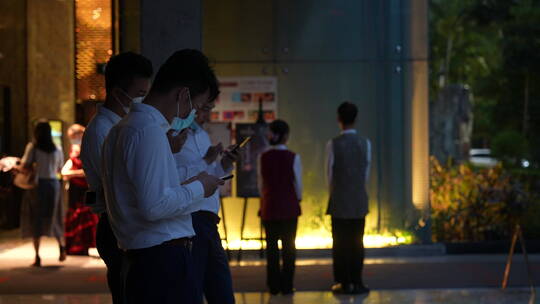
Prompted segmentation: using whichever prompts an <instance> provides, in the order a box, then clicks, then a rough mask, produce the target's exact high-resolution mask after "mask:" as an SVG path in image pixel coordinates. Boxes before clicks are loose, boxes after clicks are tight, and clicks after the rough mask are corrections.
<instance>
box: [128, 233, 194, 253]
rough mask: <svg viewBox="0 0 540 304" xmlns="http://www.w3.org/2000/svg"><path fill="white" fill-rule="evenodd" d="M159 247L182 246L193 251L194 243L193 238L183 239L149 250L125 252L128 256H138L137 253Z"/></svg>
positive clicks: (164, 243) (169, 241) (167, 242)
mask: <svg viewBox="0 0 540 304" xmlns="http://www.w3.org/2000/svg"><path fill="white" fill-rule="evenodd" d="M159 246H181V247H186V248H187V249H189V250H191V247H192V246H193V242H192V240H191V238H188V237H183V238H178V239H172V240H168V241H165V242H163V243H161V244H159V245H156V246H152V247H148V248H141V249H127V250H124V252H125V253H126V254H128V255H136V254H137V253H140V252H143V251H145V250H148V249H152V248H156V247H159Z"/></svg>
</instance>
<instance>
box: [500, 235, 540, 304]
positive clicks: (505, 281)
mask: <svg viewBox="0 0 540 304" xmlns="http://www.w3.org/2000/svg"><path fill="white" fill-rule="evenodd" d="M518 238H519V242H520V243H521V250H522V251H523V257H524V258H525V266H526V267H527V276H528V278H529V287H530V288H531V295H532V299H534V298H535V297H536V290H535V289H534V283H533V276H532V271H531V265H530V263H529V256H528V255H527V249H526V246H525V239H524V238H523V232H522V230H521V225H520V224H516V227H515V228H514V234H513V235H512V243H511V245H510V252H509V253H508V259H507V260H506V268H505V270H504V277H503V282H502V289H503V290H504V289H506V287H507V286H508V277H509V276H510V269H511V268H512V257H513V255H514V251H515V249H516V242H517V239H518Z"/></svg>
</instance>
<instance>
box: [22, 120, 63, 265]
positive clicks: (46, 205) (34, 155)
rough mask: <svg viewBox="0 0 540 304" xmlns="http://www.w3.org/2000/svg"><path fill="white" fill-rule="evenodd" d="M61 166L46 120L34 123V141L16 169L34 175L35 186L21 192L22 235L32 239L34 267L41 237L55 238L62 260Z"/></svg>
mask: <svg viewBox="0 0 540 304" xmlns="http://www.w3.org/2000/svg"><path fill="white" fill-rule="evenodd" d="M63 163H64V155H63V153H62V150H61V149H60V148H58V147H57V146H56V145H55V144H54V142H53V139H52V135H51V126H50V125H49V123H48V122H47V121H40V122H38V124H37V125H36V127H35V129H34V140H33V141H32V142H30V143H28V144H27V145H26V149H25V151H24V156H23V158H22V160H21V168H20V169H19V170H21V171H26V172H28V171H32V170H35V172H36V175H37V186H36V187H35V188H34V189H31V190H27V191H25V197H24V199H23V205H22V207H21V230H22V235H23V237H32V238H33V239H34V250H35V254H36V256H35V261H34V264H32V266H34V267H40V266H41V258H40V256H39V246H40V243H41V237H42V236H51V237H54V238H56V240H57V241H58V247H59V249H60V256H59V258H58V259H59V260H60V261H61V262H63V261H64V260H65V259H66V247H65V243H64V225H63V214H64V212H63V208H62V200H61V195H60V180H59V179H58V174H59V173H60V170H61V168H62V165H63Z"/></svg>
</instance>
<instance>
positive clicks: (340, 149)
mask: <svg viewBox="0 0 540 304" xmlns="http://www.w3.org/2000/svg"><path fill="white" fill-rule="evenodd" d="M332 148H333V151H334V166H333V168H332V184H331V185H330V201H329V202H328V210H327V212H326V213H327V214H330V215H331V216H333V217H336V218H344V219H357V218H363V217H365V216H366V214H367V213H368V195H367V191H366V174H367V172H366V170H367V167H368V160H367V140H366V139H364V138H361V137H359V136H358V135H356V134H342V135H340V136H338V137H336V138H334V139H333V140H332Z"/></svg>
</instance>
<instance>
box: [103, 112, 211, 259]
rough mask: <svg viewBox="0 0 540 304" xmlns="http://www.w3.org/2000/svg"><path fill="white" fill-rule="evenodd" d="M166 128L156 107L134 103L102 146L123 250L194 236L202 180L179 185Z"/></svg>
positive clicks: (111, 210) (109, 200) (109, 197)
mask: <svg viewBox="0 0 540 304" xmlns="http://www.w3.org/2000/svg"><path fill="white" fill-rule="evenodd" d="M168 129H169V124H168V122H167V120H166V119H165V117H164V116H163V115H162V114H161V112H159V111H158V110H157V109H156V108H154V107H153V106H150V105H147V104H144V103H141V104H133V105H132V108H131V111H130V112H129V114H127V115H126V117H124V119H122V120H121V121H120V122H119V123H118V124H117V125H116V126H114V127H113V128H112V129H111V131H110V133H109V136H108V137H107V139H106V140H105V143H104V145H103V156H102V160H103V165H102V180H103V186H104V190H105V198H106V200H107V214H108V215H109V219H110V222H111V226H112V228H113V231H114V234H115V235H116V237H117V239H118V244H119V246H120V248H122V249H139V248H147V247H152V246H155V245H159V244H161V243H163V242H165V241H168V240H171V239H176V238H182V237H192V236H194V235H195V232H194V230H193V226H192V224H191V212H192V211H193V210H198V209H200V206H198V205H197V203H196V202H200V201H201V199H202V198H203V196H204V189H203V186H202V184H201V183H200V182H199V181H195V182H193V183H191V184H188V185H184V186H181V185H180V178H179V177H178V173H177V171H176V163H175V161H174V157H173V154H172V152H171V148H170V145H169V141H168V139H167V135H166V132H167V130H168Z"/></svg>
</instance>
